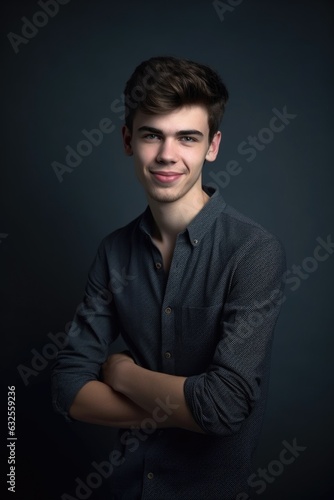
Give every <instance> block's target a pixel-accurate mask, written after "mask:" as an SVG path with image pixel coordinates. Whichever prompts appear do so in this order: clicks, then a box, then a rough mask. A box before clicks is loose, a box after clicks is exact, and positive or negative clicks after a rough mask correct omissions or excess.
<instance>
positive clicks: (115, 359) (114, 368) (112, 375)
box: [102, 352, 134, 390]
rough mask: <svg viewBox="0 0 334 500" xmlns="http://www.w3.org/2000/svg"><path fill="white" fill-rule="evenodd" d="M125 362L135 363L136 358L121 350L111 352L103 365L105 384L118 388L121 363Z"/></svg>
mask: <svg viewBox="0 0 334 500" xmlns="http://www.w3.org/2000/svg"><path fill="white" fill-rule="evenodd" d="M124 363H131V364H134V360H133V359H132V358H131V356H129V355H128V354H126V353H124V352H120V353H117V354H111V355H110V356H109V357H108V359H107V360H106V361H105V363H104V364H103V365H102V380H103V382H104V383H105V384H107V385H109V386H110V387H112V388H113V389H114V390H117V387H118V385H117V382H118V380H119V373H120V370H119V368H120V365H121V364H123V366H124Z"/></svg>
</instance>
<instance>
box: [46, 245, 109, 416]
mask: <svg viewBox="0 0 334 500" xmlns="http://www.w3.org/2000/svg"><path fill="white" fill-rule="evenodd" d="M108 285H109V271H108V262H107V255H106V244H105V240H104V241H103V242H102V243H101V245H100V247H99V249H98V252H97V255H96V257H95V260H94V262H93V264H92V266H91V269H90V271H89V275H88V280H87V284H86V289H85V294H84V298H83V300H82V302H81V303H80V305H79V306H78V308H77V310H76V312H75V315H74V319H73V321H72V323H71V327H70V329H69V331H68V333H67V340H66V341H65V342H66V344H65V345H64V347H63V349H62V350H61V351H59V352H58V355H57V359H56V362H55V364H54V366H53V370H52V401H53V406H54V408H55V410H56V411H57V412H59V413H61V414H62V415H63V416H65V418H67V419H68V420H71V417H70V416H69V409H70V407H71V404H72V402H73V400H74V398H75V396H76V394H77V392H78V391H79V390H80V389H81V387H83V385H85V384H86V383H87V382H89V381H91V380H97V379H98V378H99V375H100V367H101V365H102V364H103V363H104V361H105V360H106V358H107V356H108V353H109V348H110V344H111V343H112V342H113V341H114V340H115V339H116V338H117V336H118V334H119V328H118V321H117V314H116V311H115V306H114V301H113V295H112V292H111V289H110V287H109V286H108Z"/></svg>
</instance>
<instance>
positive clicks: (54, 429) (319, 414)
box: [0, 0, 334, 500]
mask: <svg viewBox="0 0 334 500" xmlns="http://www.w3.org/2000/svg"><path fill="white" fill-rule="evenodd" d="M225 3H226V4H228V3H229V2H228V1H227V0H226V2H225ZM237 3H238V2H236V1H234V2H233V1H231V2H230V4H231V5H234V7H231V6H230V11H227V12H226V13H225V14H224V19H223V20H221V19H220V18H219V15H218V13H217V12H216V10H215V8H214V6H213V4H212V2H210V1H204V0H197V1H194V0H193V1H180V0H179V1H175V0H173V1H169V2H168V3H167V2H157V1H145V2H139V1H134V0H131V1H129V0H124V1H123V2H111V1H110V2H108V1H101V0H100V1H95V2H93V1H84V2H83V1H79V0H71V1H69V2H68V3H67V4H66V5H60V6H59V12H58V13H57V15H55V16H54V17H53V18H50V19H49V21H48V23H47V25H46V26H44V27H40V28H39V30H38V33H37V34H36V35H35V36H33V37H32V38H31V39H30V40H29V42H28V43H27V44H23V43H22V44H20V45H19V47H18V53H17V54H16V53H15V52H14V50H13V47H12V46H11V43H10V41H9V39H8V38H7V34H8V33H9V32H13V33H16V34H17V35H22V33H21V31H22V26H23V21H22V19H21V18H22V17H23V16H26V17H27V19H29V20H31V19H32V18H33V16H34V15H35V13H36V12H38V11H41V7H40V6H39V5H38V4H37V2H35V1H19V0H13V1H7V2H2V4H1V7H0V9H1V30H2V45H1V47H2V77H1V86H2V92H1V95H2V98H3V99H2V100H3V110H4V113H3V119H2V132H1V134H2V168H1V188H2V192H1V221H0V265H1V302H0V304H1V322H2V327H1V335H2V339H3V340H2V344H1V345H2V349H1V351H2V354H3V355H2V359H1V381H2V394H1V400H2V401H1V404H3V412H2V414H3V415H4V416H5V415H6V399H7V386H8V385H16V394H17V422H16V426H17V432H16V434H17V437H18V440H17V446H16V454H17V464H16V466H17V467H16V478H17V484H16V490H17V493H16V495H13V494H12V495H8V498H17V499H24V500H30V499H31V500H39V499H41V500H53V499H60V498H61V495H62V494H63V493H65V492H66V493H68V494H70V495H72V496H73V497H74V498H75V486H76V483H75V478H76V477H80V478H81V479H82V480H83V481H85V479H86V477H87V476H88V475H89V474H90V473H91V472H92V471H93V470H94V469H92V462H93V461H96V462H99V461H101V460H106V459H107V458H108V455H109V453H110V452H111V451H112V449H113V436H114V431H113V430H111V429H106V428H102V427H96V426H90V425H85V424H81V423H77V424H68V423H66V422H65V421H64V420H63V419H62V418H61V417H60V416H58V415H56V414H55V413H54V412H53V410H52V407H51V394H50V367H51V365H52V362H53V361H52V359H49V360H46V361H45V366H43V365H42V364H41V365H40V368H39V371H35V372H31V373H30V374H29V373H28V375H27V378H26V382H27V383H26V384H25V383H24V381H23V378H22V376H20V373H19V371H18V367H19V365H21V369H22V366H24V367H26V369H31V368H32V360H33V356H34V354H36V352H38V353H39V354H40V355H41V353H42V352H43V349H44V353H45V352H48V353H49V357H51V358H52V355H53V354H54V348H52V347H51V348H49V349H48V348H46V351H45V346H46V345H47V344H50V343H51V344H52V341H51V340H50V338H49V337H48V334H49V333H50V332H51V333H52V334H54V335H55V334H57V333H58V332H63V331H64V328H65V325H66V323H68V322H69V321H70V320H71V319H72V316H73V313H74V310H75V308H76V306H77V304H78V303H79V301H80V300H81V297H82V294H83V289H84V285H85V281H86V276H87V271H88V268H89V266H90V263H91V261H92V259H93V257H94V254H95V251H96V249H97V246H98V244H99V242H100V240H101V239H102V237H103V236H105V235H106V234H108V233H109V232H111V231H112V230H114V229H116V228H117V227H120V226H121V225H124V224H126V223H127V222H129V221H130V220H131V219H133V218H134V217H136V216H137V215H138V214H139V213H140V212H141V211H143V210H144V208H145V205H146V201H145V198H144V195H143V193H142V191H141V187H140V186H139V184H138V183H137V181H136V180H135V177H134V175H133V172H132V164H131V159H128V158H126V157H125V156H124V155H123V152H122V146H121V140H120V139H121V136H120V127H121V125H122V120H121V113H119V112H113V111H111V109H110V105H111V103H112V101H114V100H115V99H120V98H121V95H122V92H123V88H124V83H125V81H126V80H127V78H128V77H129V76H130V74H131V72H132V71H133V69H134V67H135V66H136V65H137V64H138V63H139V62H141V61H142V60H144V59H147V58H149V57H151V56H153V55H174V56H179V57H186V58H189V59H194V60H197V61H200V62H203V63H206V64H209V65H211V66H212V67H214V68H215V69H217V70H218V71H219V73H220V74H221V75H222V76H223V79H224V80H225V82H226V84H227V86H228V88H229V90H230V96H231V97H230V102H229V105H228V108H227V111H226V115H225V118H224V120H223V124H222V131H223V144H222V148H221V152H220V154H219V158H218V160H217V161H216V162H215V163H214V164H207V165H206V166H205V173H204V180H205V181H207V182H209V181H213V178H212V175H211V174H212V172H215V173H216V174H219V175H220V178H222V175H223V174H222V173H221V172H222V171H224V170H225V169H226V164H227V162H228V161H229V160H236V161H238V162H239V164H240V166H241V167H242V172H241V173H240V174H239V175H237V176H234V177H231V179H230V182H229V184H228V185H227V186H226V187H225V188H224V189H223V188H221V192H222V194H223V196H224V197H225V199H226V201H227V202H228V203H229V204H231V205H232V206H234V207H235V208H237V209H238V210H240V211H241V212H243V213H245V214H247V215H248V216H250V217H251V218H253V219H255V220H256V221H258V222H260V223H261V224H262V225H264V226H265V227H266V228H267V229H269V230H270V231H271V232H273V233H275V234H276V235H277V236H278V237H279V238H280V239H281V240H282V242H283V244H284V246H285V248H286V253H287V261H288V268H289V269H290V270H291V268H292V266H293V265H294V264H295V265H301V264H302V263H303V261H304V259H307V258H308V257H312V255H313V251H314V249H315V247H316V246H317V244H318V243H317V241H316V238H318V237H321V238H323V239H326V238H327V235H329V234H333V233H334V231H333V219H332V215H333V204H332V199H333V180H334V179H333V177H334V176H333V170H332V152H333V125H332V123H333V118H332V117H333V114H332V113H333V67H332V65H331V58H332V57H333V50H332V46H333V8H332V7H333V6H332V2H331V1H330V0H328V1H325V0H322V1H317V2H315V1H305V0H304V1H288V0H285V1H282V0H273V1H264V0H263V1H261V0H254V1H250V0H248V1H246V0H245V1H241V2H239V4H238V5H236V4H237ZM42 22H43V20H42ZM284 106H286V107H287V110H288V112H289V113H291V114H295V115H297V116H296V118H294V119H293V120H291V123H290V124H289V125H287V126H286V127H285V129H284V130H283V131H282V132H280V133H275V134H274V137H273V139H272V141H271V142H270V143H268V144H267V145H266V146H265V148H264V149H263V150H262V151H258V152H257V155H256V158H255V159H254V160H253V161H251V162H247V158H248V157H249V155H248V156H246V155H242V154H240V153H239V152H238V146H239V145H240V143H241V142H242V141H245V140H247V137H248V136H249V135H257V134H258V132H259V131H260V130H261V129H262V128H264V127H268V124H269V121H270V119H271V117H272V116H273V111H272V109H273V108H277V109H278V110H280V111H282V110H283V107H284ZM103 118H110V119H111V120H112V121H113V123H114V124H115V127H116V129H115V130H114V131H113V132H112V133H110V134H108V135H107V134H105V135H104V138H103V141H102V143H101V144H100V145H99V146H96V147H93V148H92V152H91V154H90V155H88V156H86V157H84V158H83V159H82V161H81V163H80V165H78V166H77V167H76V168H74V169H73V171H72V172H70V173H64V175H63V181H62V182H59V180H58V179H57V176H56V174H55V172H54V170H53V168H52V166H51V164H52V162H54V161H58V162H61V163H63V164H64V163H65V155H66V151H65V147H66V146H67V145H69V146H71V147H73V148H76V146H77V144H78V142H79V141H81V140H82V139H84V136H83V134H82V130H83V129H87V130H91V129H93V128H96V127H97V126H98V124H99V122H100V120H101V119H103ZM308 262H310V261H308ZM306 266H307V264H306ZM310 266H311V267H312V264H310ZM333 268H334V256H333V255H330V256H329V258H328V260H326V261H323V262H319V264H318V267H317V269H313V271H314V272H308V273H305V272H304V278H300V279H299V285H298V287H296V290H292V285H291V284H290V285H288V286H287V288H286V296H287V300H286V303H285V304H284V307H283V310H282V313H281V316H280V319H279V322H278V325H277V329H276V334H275V342H274V351H273V362H272V376H271V386H270V398H269V401H268V408H267V413H266V420H265V424H264V427H263V432H262V436H261V442H260V445H259V448H258V452H257V456H256V466H257V467H260V466H261V467H263V468H267V466H268V464H270V463H271V461H273V460H276V459H278V457H279V453H280V451H281V450H282V449H283V445H282V441H283V440H286V441H288V442H289V443H292V441H293V439H296V440H297V443H298V445H300V446H304V447H306V450H305V451H303V452H301V453H300V456H299V457H298V458H297V459H296V460H295V462H294V463H292V464H290V465H286V466H285V469H284V471H283V472H282V473H281V474H280V475H279V476H277V477H276V478H274V481H273V482H272V483H271V484H268V485H267V488H266V491H265V492H264V493H263V494H262V495H255V497H256V498H261V499H270V500H281V499H282V498H284V499H288V500H289V499H294V500H299V499H303V500H308V499H310V500H315V499H331V498H334V487H333V481H332V465H333V446H334V443H333V424H332V423H333V421H334V419H333V413H334V412H333V404H332V396H333V391H332V388H333V377H332V372H333V361H332V357H333V355H332V352H333V340H332V338H333V326H332V323H333V315H332V310H333V288H332V279H333ZM305 276H306V277H305ZM121 346H122V345H121V344H118V345H117V346H115V350H117V349H119V348H120V347H121ZM32 350H35V351H32ZM40 363H43V361H40ZM2 425H3V427H2V429H3V430H2V431H1V435H2V440H1V446H2V449H3V450H5V452H1V454H2V455H3V456H4V458H6V457H7V450H6V437H7V434H6V421H4V423H3V424H2ZM199 453H200V450H199ZM7 469H8V466H7V464H4V467H2V469H1V470H2V476H4V475H5V474H6V473H7ZM195 478H196V471H194V480H195ZM2 488H3V490H4V493H5V495H6V493H8V492H7V491H6V486H5V485H4V486H3V487H2ZM108 491H109V490H108V481H107V480H104V482H103V484H102V486H101V487H100V488H98V489H96V490H95V491H94V492H93V493H92V495H91V496H90V498H91V499H92V500H96V499H107V498H108ZM1 497H2V498H4V496H3V493H1ZM203 498H204V497H203ZM157 500H159V499H157ZM189 500H191V499H189ZM222 500H223V499H222Z"/></svg>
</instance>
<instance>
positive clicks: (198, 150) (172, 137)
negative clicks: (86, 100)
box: [123, 105, 221, 203]
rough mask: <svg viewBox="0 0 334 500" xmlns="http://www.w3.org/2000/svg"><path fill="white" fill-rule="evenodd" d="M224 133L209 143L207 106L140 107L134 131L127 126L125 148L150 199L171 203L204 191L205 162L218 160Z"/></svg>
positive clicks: (124, 130) (125, 129)
mask: <svg viewBox="0 0 334 500" xmlns="http://www.w3.org/2000/svg"><path fill="white" fill-rule="evenodd" d="M220 138H221V134H220V132H217V133H216V134H215V136H214V138H213V140H212V141H211V144H209V124H208V113H207V110H206V109H205V108H204V107H202V106H199V105H194V106H184V107H182V108H179V109H177V110H175V111H172V112H171V113H168V114H164V115H147V114H144V113H143V112H141V111H139V110H138V111H137V113H136V114H135V117H134V121H133V130H132V133H131V132H130V131H129V129H128V128H127V127H123V140H124V147H125V151H126V153H127V154H128V155H133V157H134V164H135V171H136V175H137V177H138V179H139V181H140V182H141V184H142V185H143V187H144V189H145V191H146V194H147V195H148V198H149V199H152V200H155V201H157V202H162V203H169V202H174V201H177V200H179V199H181V198H184V197H186V198H187V199H188V200H190V199H191V197H192V196H198V194H200V193H202V176H201V173H202V166H203V163H204V161H205V160H207V161H214V160H215V158H216V156H217V154H218V149H219V143H220Z"/></svg>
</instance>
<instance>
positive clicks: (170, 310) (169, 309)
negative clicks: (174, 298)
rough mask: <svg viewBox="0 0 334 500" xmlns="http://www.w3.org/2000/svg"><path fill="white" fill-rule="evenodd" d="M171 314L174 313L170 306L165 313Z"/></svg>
mask: <svg viewBox="0 0 334 500" xmlns="http://www.w3.org/2000/svg"><path fill="white" fill-rule="evenodd" d="M171 312H172V308H171V307H169V306H168V307H166V309H165V313H166V314H170V313H171Z"/></svg>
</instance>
